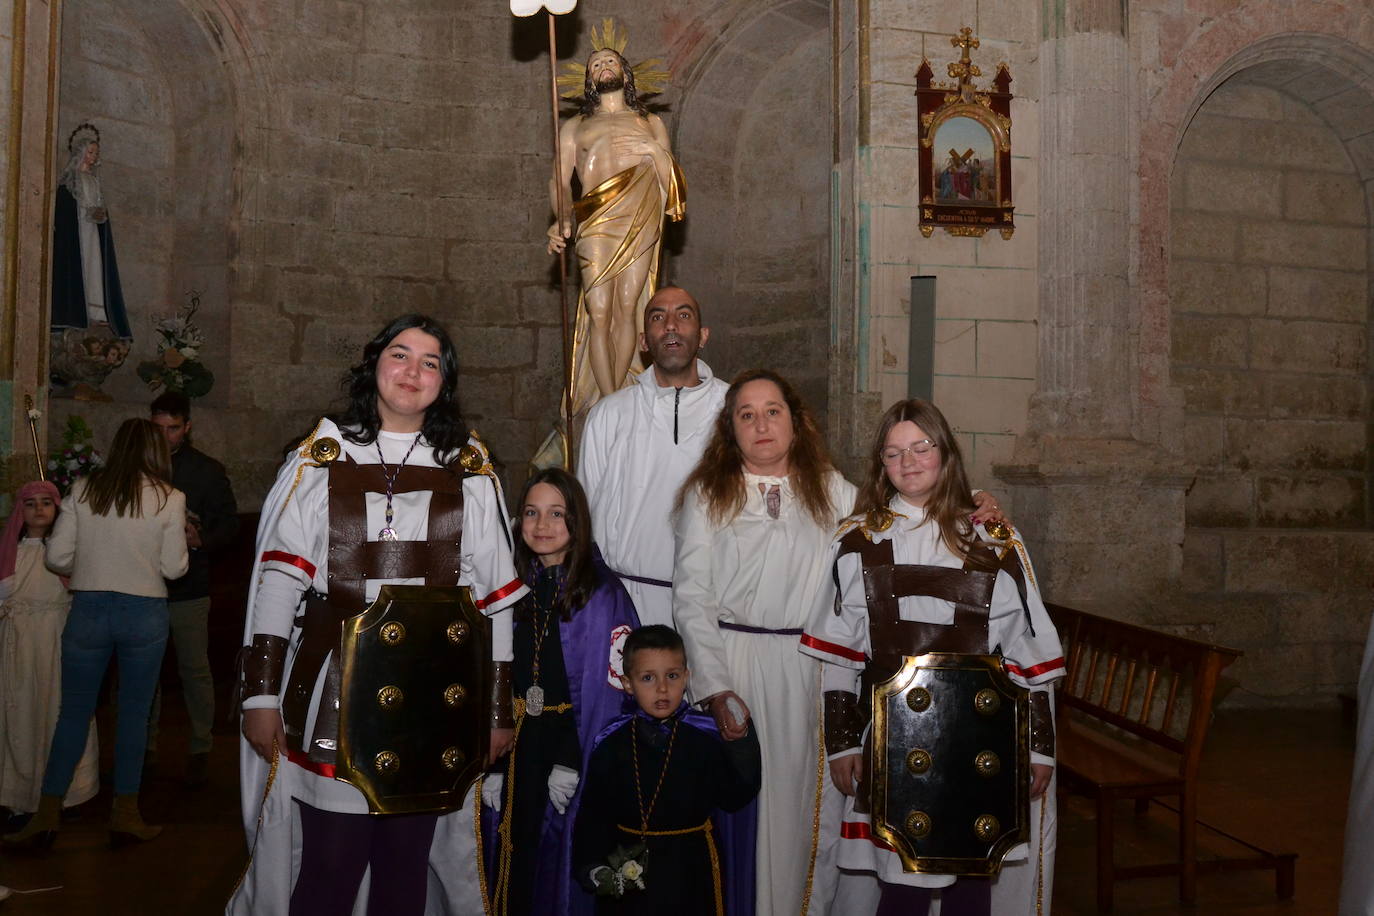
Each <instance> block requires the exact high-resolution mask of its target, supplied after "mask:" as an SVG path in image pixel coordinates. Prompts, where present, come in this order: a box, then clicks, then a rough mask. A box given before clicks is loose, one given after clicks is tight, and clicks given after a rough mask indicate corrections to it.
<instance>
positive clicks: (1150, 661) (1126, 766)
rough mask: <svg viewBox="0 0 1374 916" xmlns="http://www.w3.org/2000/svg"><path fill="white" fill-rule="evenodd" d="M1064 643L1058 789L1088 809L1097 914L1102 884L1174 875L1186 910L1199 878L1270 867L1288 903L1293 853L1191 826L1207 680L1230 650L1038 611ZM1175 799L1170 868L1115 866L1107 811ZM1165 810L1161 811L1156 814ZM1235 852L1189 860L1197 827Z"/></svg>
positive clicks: (1107, 896)
mask: <svg viewBox="0 0 1374 916" xmlns="http://www.w3.org/2000/svg"><path fill="white" fill-rule="evenodd" d="M1047 607H1048V609H1049V612H1050V617H1051V618H1052V619H1053V620H1054V623H1055V626H1056V627H1057V628H1058V630H1059V638H1060V639H1061V640H1062V642H1063V644H1064V653H1065V660H1066V665H1067V669H1068V674H1067V675H1066V676H1065V678H1064V679H1063V680H1062V681H1060V682H1059V683H1058V685H1057V690H1056V697H1057V703H1056V705H1057V710H1058V723H1057V725H1058V751H1057V755H1058V767H1059V784H1060V786H1061V788H1064V789H1066V790H1068V791H1070V792H1075V793H1078V794H1081V795H1086V796H1088V797H1089V798H1092V799H1094V801H1095V802H1096V806H1097V906H1098V910H1099V911H1101V912H1107V911H1110V910H1111V908H1112V885H1113V884H1114V883H1115V882H1117V881H1120V880H1123V879H1127V878H1143V877H1158V876H1161V875H1174V874H1176V875H1178V878H1179V898H1180V899H1182V900H1183V901H1185V902H1189V903H1191V902H1193V901H1194V900H1195V899H1196V896H1197V875H1198V873H1199V872H1212V871H1231V870H1239V869H1247V868H1260V869H1263V868H1273V869H1274V871H1275V883H1276V891H1277V894H1278V897H1279V898H1280V899H1282V900H1287V899H1289V898H1291V897H1292V896H1293V865H1294V860H1295V859H1296V858H1297V856H1296V855H1294V854H1291V853H1290V854H1275V853H1271V852H1267V851H1266V850H1263V849H1260V848H1259V847H1257V846H1253V845H1251V844H1250V843H1247V842H1245V841H1244V840H1241V839H1239V838H1238V837H1234V836H1231V835H1230V834H1226V833H1224V832H1222V831H1220V830H1217V829H1216V828H1214V827H1212V826H1211V825H1208V824H1205V823H1203V822H1201V821H1199V820H1198V818H1197V799H1198V791H1197V790H1198V784H1197V776H1198V765H1199V763H1200V762H1201V759H1202V746H1203V742H1204V741H1205V740H1206V738H1207V729H1208V726H1209V725H1210V720H1211V715H1212V701H1213V697H1214V695H1215V691H1216V685H1217V677H1218V675H1220V674H1221V671H1222V669H1224V668H1225V667H1226V666H1227V665H1229V664H1231V663H1232V662H1234V661H1235V660H1236V659H1237V658H1239V657H1240V656H1241V653H1240V652H1239V651H1237V650H1235V649H1227V648H1224V647H1222V646H1214V645H1209V644H1207V643H1203V642H1198V641H1196V640H1192V639H1185V638H1183V637H1180V636H1171V635H1169V634H1167V633H1160V632H1157V631H1155V630H1150V629H1146V628H1145V627H1139V626H1134V625H1132V624H1128V623H1122V622H1120V621H1117V620H1111V619H1109V618H1106V617H1099V616H1096V615H1094V614H1088V613H1085V612H1083V611H1078V610H1075V609H1073V608H1069V607H1064V606H1062V605H1057V604H1050V605H1047ZM1170 797H1177V799H1178V807H1177V809H1175V810H1176V811H1177V813H1178V861H1177V862H1165V863H1160V864H1150V865H1133V866H1118V865H1117V864H1116V863H1115V861H1114V856H1113V848H1114V822H1113V816H1114V811H1113V808H1114V804H1115V802H1116V801H1117V800H1118V799H1128V798H1129V799H1133V800H1134V801H1135V810H1136V813H1137V814H1143V813H1144V812H1145V810H1146V808H1147V807H1148V806H1149V804H1150V802H1151V800H1154V799H1160V798H1170ZM1164 807H1166V808H1171V809H1172V806H1170V805H1164ZM1199 827H1201V828H1203V829H1205V830H1209V831H1212V832H1214V833H1216V834H1219V835H1221V836H1224V837H1226V838H1227V839H1229V840H1231V841H1233V842H1235V843H1238V844H1240V845H1241V846H1243V847H1244V848H1245V849H1246V850H1247V851H1248V854H1247V855H1245V856H1242V857H1237V858H1230V859H1221V858H1208V859H1207V860H1206V861H1203V862H1199V861H1198V857H1197V833H1198V828H1199Z"/></svg>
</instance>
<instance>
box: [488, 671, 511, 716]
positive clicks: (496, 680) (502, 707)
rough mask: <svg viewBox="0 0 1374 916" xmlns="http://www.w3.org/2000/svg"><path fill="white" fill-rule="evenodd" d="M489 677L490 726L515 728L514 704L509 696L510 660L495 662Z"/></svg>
mask: <svg viewBox="0 0 1374 916" xmlns="http://www.w3.org/2000/svg"><path fill="white" fill-rule="evenodd" d="M492 668H493V669H494V670H493V673H492V678H491V727H492V728H515V704H514V702H512V697H511V678H512V670H511V668H512V664H511V662H496V663H494V664H493V665H492Z"/></svg>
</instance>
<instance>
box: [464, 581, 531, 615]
mask: <svg viewBox="0 0 1374 916" xmlns="http://www.w3.org/2000/svg"><path fill="white" fill-rule="evenodd" d="M524 584H525V583H524V581H523V580H521V579H519V578H515V579H512V580H511V581H510V582H507V583H506V584H505V585H503V586H501V587H500V588H498V589H497V590H496V591H494V592H492V593H491V594H490V595H488V596H487V597H485V598H481V599H479V600H477V601H476V602H474V603H475V604H476V605H477V610H479V611H480V610H482V609H483V608H485V607H486V606H487V605H489V604H493V603H495V602H497V601H500V600H501V599H502V598H507V597H509V596H511V595H513V594H515V593H516V592H518V591H519V590H520V589H521V587H522V586H523V585H524Z"/></svg>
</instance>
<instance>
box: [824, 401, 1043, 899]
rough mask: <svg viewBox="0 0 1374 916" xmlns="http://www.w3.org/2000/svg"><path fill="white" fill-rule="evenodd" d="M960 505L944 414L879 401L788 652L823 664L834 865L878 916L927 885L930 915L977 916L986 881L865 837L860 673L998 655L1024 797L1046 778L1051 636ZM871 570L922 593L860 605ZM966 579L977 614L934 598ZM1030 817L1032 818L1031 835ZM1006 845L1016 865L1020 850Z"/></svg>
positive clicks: (1028, 594)
mask: <svg viewBox="0 0 1374 916" xmlns="http://www.w3.org/2000/svg"><path fill="white" fill-rule="evenodd" d="M974 508H975V507H974V504H973V502H972V501H971V500H970V499H969V486H968V482H967V480H966V477H965V474H964V467H963V458H962V455H961V454H960V450H959V444H958V442H957V441H956V440H955V438H954V435H953V433H952V432H951V430H950V428H949V424H948V423H947V422H946V421H945V418H944V416H943V415H942V414H941V413H940V411H939V410H938V409H937V408H936V407H935V405H933V404H931V403H930V402H928V401H923V400H919V399H916V400H910V401H903V402H900V403H898V404H895V405H893V406H892V407H891V408H890V409H889V410H888V411H887V413H886V414H884V415H883V419H882V422H881V424H880V425H879V428H878V433H877V436H876V437H875V440H874V443H873V449H872V453H871V460H870V463H869V468H868V474H867V477H866V479H865V482H864V485H863V486H862V487H861V488H860V490H859V496H858V499H857V500H856V504H855V515H854V517H853V519H852V520H851V521H850V522H848V523H846V525H845V526H843V527H841V529H840V533H839V536H838V537H837V539H836V541H835V544H834V545H833V551H834V557H835V565H834V570H835V576H836V579H837V580H838V584H839V599H838V600H837V601H836V602H834V604H833V605H831V604H826V605H825V606H824V607H819V608H818V609H817V610H816V612H815V614H814V616H813V618H812V620H811V622H810V623H809V624H808V625H807V627H806V632H805V633H804V635H803V636H802V651H803V652H804V653H807V654H809V655H812V656H814V657H816V658H819V659H821V660H822V661H823V662H824V663H825V666H824V676H823V679H824V689H825V743H826V752H827V755H828V758H829V765H830V772H831V775H832V778H833V779H834V782H835V784H836V786H838V787H839V789H840V791H841V792H843V793H845V794H846V795H847V796H849V798H847V799H846V803H845V812H844V821H843V825H842V829H841V840H840V850H839V864H840V866H841V867H842V868H846V869H854V870H860V871H869V872H874V873H876V874H877V875H878V878H879V881H880V883H881V887H882V899H881V902H880V904H879V906H878V910H877V912H878V914H879V916H890V914H898V913H901V914H916V916H920V914H924V913H926V912H927V909H928V906H929V902H930V900H931V899H932V895H933V892H934V890H935V889H936V888H943V890H942V891H941V892H940V893H941V896H940V898H939V899H940V900H941V914H942V916H966V914H970V916H971V914H981V916H986V914H988V913H989V912H990V907H991V882H990V881H989V880H988V879H986V878H959V879H957V880H956V879H955V878H954V876H952V875H945V874H931V873H925V872H911V871H905V870H904V869H903V862H902V860H901V858H900V856H899V855H898V854H897V852H896V851H895V849H894V848H893V846H891V845H890V844H889V843H887V842H886V841H884V840H883V839H882V837H881V836H879V835H878V832H877V831H876V830H875V829H874V828H873V821H872V818H871V817H870V808H869V798H870V795H869V786H868V785H867V784H866V783H865V780H866V779H867V778H868V777H869V776H870V775H871V773H870V770H871V759H872V758H871V754H872V750H871V734H870V732H871V728H870V727H869V726H868V725H867V724H866V723H865V722H864V721H863V713H861V712H860V706H861V703H860V700H859V696H858V694H859V691H860V689H861V686H860V685H861V676H862V678H863V688H862V689H867V685H868V684H869V683H872V682H875V681H881V680H883V679H884V678H886V677H888V676H889V675H891V674H892V673H893V672H895V671H896V670H897V669H898V668H900V667H901V664H902V659H903V657H904V656H919V655H922V654H925V653H927V652H954V653H967V654H972V655H988V654H1000V655H1001V656H1002V658H1003V659H1004V662H1005V668H1006V671H1007V673H1008V674H1009V675H1010V678H1011V680H1012V681H1013V682H1014V683H1015V684H1018V685H1020V686H1022V687H1028V688H1029V689H1030V691H1031V693H1030V703H1029V708H1030V720H1031V739H1030V765H1031V766H1030V768H1031V771H1032V784H1031V788H1030V792H1029V795H1030V798H1031V799H1032V800H1037V799H1040V798H1041V797H1042V796H1043V795H1044V793H1045V790H1046V788H1047V786H1048V785H1049V783H1050V778H1051V775H1052V772H1053V765H1054V734H1053V721H1052V717H1051V713H1050V704H1049V702H1048V701H1049V699H1050V695H1049V685H1050V683H1051V682H1052V681H1054V680H1055V679H1057V678H1059V677H1062V676H1063V674H1064V662H1063V658H1062V657H1061V655H1062V652H1061V649H1060V645H1059V638H1058V635H1057V634H1056V633H1055V630H1054V625H1053V624H1052V623H1051V622H1050V619H1049V616H1048V615H1047V613H1046V611H1045V606H1044V604H1043V603H1042V602H1041V599H1040V595H1039V592H1038V590H1037V589H1036V585H1035V577H1034V572H1033V570H1032V569H1031V567H1030V563H1029V560H1028V558H1027V557H1026V555H1025V549H1024V547H1023V546H1022V545H1021V543H1020V540H1019V538H1017V537H1016V536H1015V534H1014V532H1011V530H1010V528H1009V527H1008V528H1006V529H999V534H1007V533H1008V532H1010V536H1009V537H1005V538H1003V539H1002V541H1001V542H1000V543H998V544H997V545H996V546H998V547H1001V548H1005V550H1006V552H1004V553H1003V554H1001V555H1000V556H999V555H998V554H997V553H996V552H994V551H992V550H990V549H988V545H986V544H985V542H987V541H990V540H992V538H991V536H990V535H989V534H988V530H987V528H986V527H985V526H984V525H982V524H977V523H973V524H971V523H970V522H969V521H967V520H968V519H969V517H970V515H971V514H972V513H973V511H974ZM987 527H994V526H992V525H991V524H989V525H988V526H987ZM894 564H900V565H894ZM883 567H886V568H888V569H890V570H897V571H905V572H907V573H909V574H904V576H902V577H898V576H897V575H896V574H895V573H894V574H893V576H892V579H893V581H894V583H896V582H898V581H903V582H908V581H909V582H915V581H918V580H919V581H920V582H921V583H922V585H920V586H913V587H911V588H905V587H894V588H893V589H892V590H891V591H892V593H893V594H892V597H891V599H888V598H886V597H884V595H885V594H886V593H880V589H879V588H878V587H877V586H874V588H873V589H872V592H873V597H872V598H870V597H869V596H868V595H867V594H866V575H865V574H866V572H868V573H870V574H872V573H873V572H874V571H875V570H881V569H882V568H883ZM970 573H983V574H988V575H984V576H982V577H981V579H980V581H983V582H986V584H987V586H988V587H989V589H990V595H988V596H986V597H987V599H988V603H987V604H986V605H983V604H982V600H983V599H982V598H979V599H978V600H977V601H976V602H974V601H972V599H969V600H968V601H967V602H966V603H956V602H955V601H952V600H946V599H945V597H937V595H941V594H946V593H948V592H949V589H947V588H945V587H944V586H941V585H940V584H939V583H941V582H943V581H944V580H945V579H951V578H952V579H959V578H960V577H961V576H962V577H963V579H964V580H966V581H965V582H964V585H965V586H966V588H965V590H967V586H968V582H970V581H972V580H974V579H979V576H977V575H970ZM942 577H943V578H942ZM961 600H963V599H961ZM913 708H914V707H913ZM960 708H963V707H960ZM969 708H970V709H971V708H972V707H969ZM942 721H943V720H942ZM1040 804H1042V805H1043V804H1044V802H1041V803H1040ZM1032 806H1033V807H1032V810H1033V812H1036V809H1038V808H1039V805H1036V804H1035V802H1034V801H1033V802H1032ZM1038 821H1039V817H1037V816H1035V814H1033V815H1032V817H1031V823H1030V826H1031V832H1032V834H1034V833H1035V832H1036V830H1037V829H1038V827H1039V824H1038ZM1020 849H1021V850H1022V852H1021V855H1022V857H1024V849H1025V847H1024V846H1022V847H1020ZM1010 855H1011V856H1012V857H1016V856H1017V852H1016V851H1015V850H1013V851H1012V852H1011V853H1010ZM1047 902H1048V901H1046V903H1047ZM1019 909H1021V908H1020V907H1018V910H1019ZM1044 911H1045V912H1048V911H1049V908H1048V906H1047V905H1046V906H1045V907H1044Z"/></svg>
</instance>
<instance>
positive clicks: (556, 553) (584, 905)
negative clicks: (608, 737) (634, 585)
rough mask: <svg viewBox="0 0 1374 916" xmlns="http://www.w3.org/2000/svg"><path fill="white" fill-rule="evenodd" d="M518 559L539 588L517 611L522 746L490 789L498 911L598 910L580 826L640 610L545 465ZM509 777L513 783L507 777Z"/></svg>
mask: <svg viewBox="0 0 1374 916" xmlns="http://www.w3.org/2000/svg"><path fill="white" fill-rule="evenodd" d="M516 506H517V509H516V511H517V513H518V522H519V523H518V525H517V537H516V539H515V565H516V568H517V569H519V571H520V575H521V576H522V577H523V579H524V580H525V584H526V585H528V586H529V588H530V593H529V595H528V596H527V597H526V598H525V600H524V601H522V602H521V603H520V604H519V605H517V606H516V609H515V665H514V670H513V675H514V682H515V697H516V700H515V718H516V726H515V743H514V745H513V746H512V747H511V752H510V760H509V763H508V764H507V766H506V769H505V773H504V775H497V776H490V777H487V780H486V784H485V785H484V786H483V790H484V794H485V795H486V796H487V797H488V798H490V800H491V801H492V802H494V803H495V805H496V806H497V807H498V808H499V809H500V812H501V818H502V821H501V825H500V829H499V831H498V833H499V837H500V842H499V844H498V853H499V855H498V861H497V863H496V866H497V867H496V869H495V873H496V876H497V878H496V891H495V908H496V909H497V910H498V911H499V912H506V913H509V914H511V916H525V914H530V913H541V914H544V913H547V914H558V916H564V914H574V913H576V914H588V916H589V914H591V912H592V910H593V903H594V901H593V899H592V897H591V895H590V894H588V893H586V891H584V890H583V889H582V887H581V886H580V885H579V884H578V883H577V881H576V880H573V876H572V859H571V856H572V846H571V840H572V824H573V821H574V819H575V818H576V817H577V808H578V805H579V803H580V801H581V788H580V787H581V783H582V774H583V773H585V772H586V764H587V758H588V755H589V754H590V753H591V749H592V739H593V738H595V737H596V735H597V733H598V732H599V731H601V729H602V728H603V727H605V726H606V725H607V724H608V723H609V722H610V721H611V720H612V719H614V718H615V717H616V715H617V714H619V712H620V708H621V704H622V702H623V700H624V698H625V693H624V691H623V690H622V689H621V687H620V684H619V681H618V677H619V674H620V645H621V643H622V642H623V641H624V639H625V637H627V636H628V635H629V633H630V631H631V630H633V629H634V628H636V627H638V626H639V616H638V615H637V614H636V613H635V608H634V604H633V603H632V602H631V601H630V596H629V594H628V593H627V592H626V591H625V587H624V586H623V585H621V584H620V579H619V578H618V577H617V576H616V575H615V574H614V573H612V572H611V571H610V570H609V569H607V567H606V564H605V563H603V562H602V560H601V553H600V551H598V550H597V548H596V545H595V544H593V543H592V527H591V513H590V511H589V509H588V506H587V497H586V495H585V494H584V493H583V492H582V485H581V484H579V483H578V482H577V479H576V478H575V477H573V476H572V475H571V474H569V473H568V472H567V471H565V470H563V469H562V468H547V469H545V470H542V471H537V472H536V473H534V474H533V475H531V476H530V478H529V479H528V480H526V481H525V487H524V490H523V492H521V494H520V499H519V501H518V502H517V503H516ZM503 780H504V782H503Z"/></svg>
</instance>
